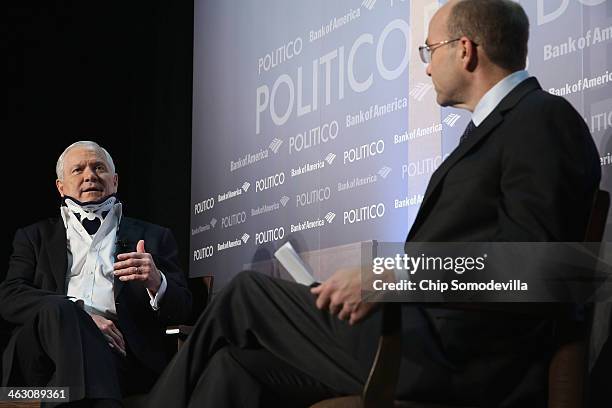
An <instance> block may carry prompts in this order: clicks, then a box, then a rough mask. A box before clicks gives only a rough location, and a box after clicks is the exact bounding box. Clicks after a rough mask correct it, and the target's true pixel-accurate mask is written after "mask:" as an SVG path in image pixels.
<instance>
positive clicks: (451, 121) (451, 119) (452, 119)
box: [443, 113, 461, 127]
mask: <svg viewBox="0 0 612 408" xmlns="http://www.w3.org/2000/svg"><path fill="white" fill-rule="evenodd" d="M459 119H461V115H457V114H456V113H451V114H449V115H448V116H447V117H445V118H444V120H443V122H444V123H446V124H447V125H448V126H450V127H453V126H455V125H456V124H457V121H458V120H459Z"/></svg>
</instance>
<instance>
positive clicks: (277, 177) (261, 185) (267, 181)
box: [255, 172, 285, 192]
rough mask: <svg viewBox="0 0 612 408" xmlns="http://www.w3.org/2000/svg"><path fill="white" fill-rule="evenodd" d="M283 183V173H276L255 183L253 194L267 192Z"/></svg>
mask: <svg viewBox="0 0 612 408" xmlns="http://www.w3.org/2000/svg"><path fill="white" fill-rule="evenodd" d="M284 183H285V172H280V173H276V174H274V175H272V176H268V177H266V178H263V179H259V180H257V181H256V182H255V192H258V191H264V190H268V189H271V188H274V187H278V186H281V185H283V184H284Z"/></svg>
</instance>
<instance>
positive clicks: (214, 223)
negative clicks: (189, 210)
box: [210, 218, 217, 228]
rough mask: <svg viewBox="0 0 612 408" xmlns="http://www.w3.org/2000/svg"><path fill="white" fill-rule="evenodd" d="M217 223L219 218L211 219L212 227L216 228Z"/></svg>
mask: <svg viewBox="0 0 612 408" xmlns="http://www.w3.org/2000/svg"><path fill="white" fill-rule="evenodd" d="M215 225H217V219H216V218H213V219H212V220H210V226H211V228H215Z"/></svg>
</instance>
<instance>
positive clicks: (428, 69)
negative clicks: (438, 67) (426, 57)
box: [425, 63, 431, 77]
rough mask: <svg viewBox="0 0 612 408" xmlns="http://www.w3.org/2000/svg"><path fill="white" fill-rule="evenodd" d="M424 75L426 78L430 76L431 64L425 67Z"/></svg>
mask: <svg viewBox="0 0 612 408" xmlns="http://www.w3.org/2000/svg"><path fill="white" fill-rule="evenodd" d="M425 73H426V74H427V76H428V77H430V76H431V63H429V64H427V67H426V68H425Z"/></svg>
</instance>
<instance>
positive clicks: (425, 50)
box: [419, 38, 461, 64]
mask: <svg viewBox="0 0 612 408" xmlns="http://www.w3.org/2000/svg"><path fill="white" fill-rule="evenodd" d="M460 39H461V38H455V39H454V40H446V41H440V42H437V43H435V44H431V45H427V44H425V45H421V46H420V47H419V56H420V57H421V61H423V62H424V63H425V64H429V63H430V62H431V53H432V52H433V50H435V49H436V48H440V47H442V46H443V45H446V44H450V43H454V42H455V41H459V40H460Z"/></svg>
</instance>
